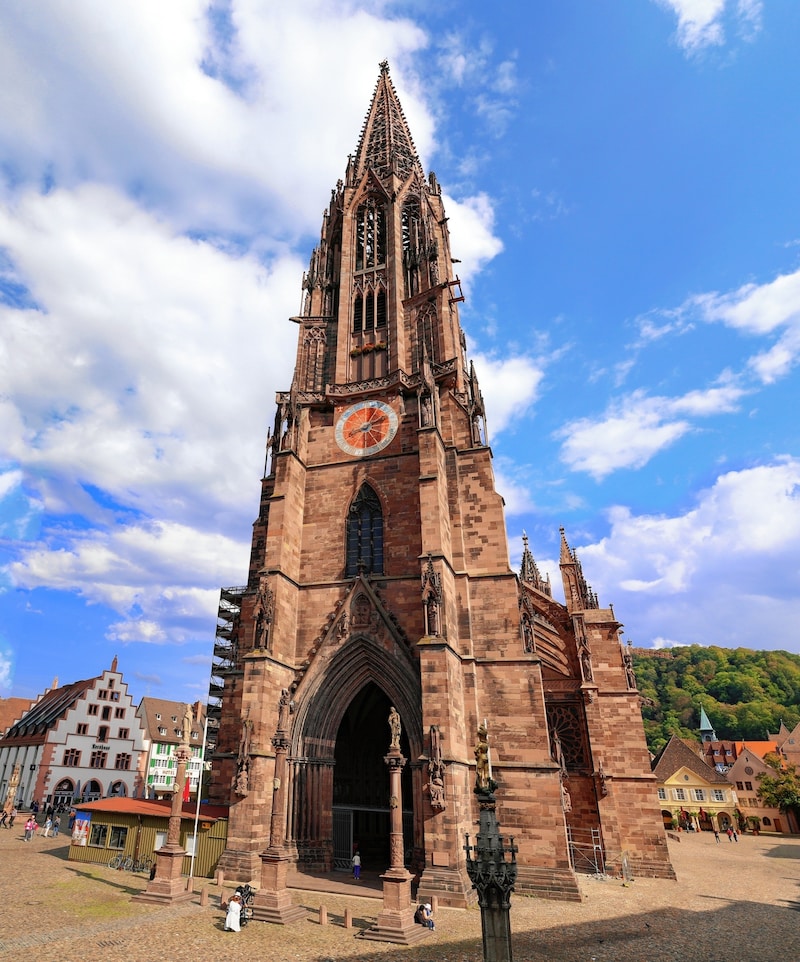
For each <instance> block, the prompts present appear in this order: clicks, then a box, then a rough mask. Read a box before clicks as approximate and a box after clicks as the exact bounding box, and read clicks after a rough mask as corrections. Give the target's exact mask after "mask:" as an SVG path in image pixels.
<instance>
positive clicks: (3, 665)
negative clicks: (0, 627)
mask: <svg viewBox="0 0 800 962" xmlns="http://www.w3.org/2000/svg"><path fill="white" fill-rule="evenodd" d="M13 667H14V663H13V661H12V659H11V655H10V654H9V653H8V652H7V651H3V650H2V649H0V689H8V688H10V687H11V677H12V670H13Z"/></svg>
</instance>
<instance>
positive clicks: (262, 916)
mask: <svg viewBox="0 0 800 962" xmlns="http://www.w3.org/2000/svg"><path fill="white" fill-rule="evenodd" d="M288 871H289V856H288V855H285V854H283V853H279V852H270V851H266V852H264V853H263V854H262V855H261V888H260V889H259V891H258V892H257V894H256V896H255V897H254V899H253V918H254V919H257V920H258V921H259V922H273V923H275V924H276V925H290V924H291V923H292V922H302V921H303V920H304V919H305V918H306V916H307V914H308V913H307V912H306V910H305V909H304V908H302V906H300V905H294V904H293V903H292V898H291V895H290V894H289V889H288V888H287V887H286V876H287V874H288Z"/></svg>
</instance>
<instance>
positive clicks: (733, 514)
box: [579, 457, 800, 648]
mask: <svg viewBox="0 0 800 962" xmlns="http://www.w3.org/2000/svg"><path fill="white" fill-rule="evenodd" d="M610 523H611V529H610V532H609V534H608V536H607V537H605V538H603V539H602V540H601V541H600V542H599V543H597V544H589V545H586V546H583V547H581V548H580V549H579V554H580V557H581V560H582V563H583V568H584V574H585V576H586V578H587V580H589V581H590V582H591V583H592V584H593V585H594V587H595V588H597V589H598V590H599V593H600V595H601V598H600V602H601V604H608V603H609V602H611V603H614V605H615V610H616V611H617V614H618V616H619V617H620V619H621V620H622V621H624V622H626V624H627V625H628V634H629V635H630V636H631V637H632V638H634V639H635V641H636V643H639V644H642V643H648V644H649V643H651V642H654V641H656V640H659V639H660V643H661V644H662V645H663V644H666V642H665V641H664V639H665V638H668V639H672V643H673V644H720V645H723V646H726V647H736V646H738V645H743V646H750V647H757V648H762V647H763V648H769V647H771V645H770V634H769V633H770V632H774V634H775V636H776V637H783V636H784V635H785V619H786V618H790V619H794V618H795V617H797V616H798V615H800V600H798V594H797V560H796V550H797V544H798V540H800V459H797V458H790V457H784V458H781V459H779V460H776V461H774V462H772V463H770V464H765V465H761V466H758V467H753V468H748V469H745V470H741V471H731V472H729V473H727V474H724V475H721V476H720V477H719V478H718V479H717V481H716V483H715V484H714V486H713V487H711V488H709V489H707V490H705V491H703V492H701V494H700V495H699V496H698V499H697V503H696V505H695V506H694V507H693V508H692V509H691V510H690V511H688V512H686V513H685V514H683V515H676V516H667V515H638V516H637V515H634V514H633V513H632V512H631V511H630V510H629V509H628V508H625V507H617V508H615V509H612V511H611V512H610Z"/></svg>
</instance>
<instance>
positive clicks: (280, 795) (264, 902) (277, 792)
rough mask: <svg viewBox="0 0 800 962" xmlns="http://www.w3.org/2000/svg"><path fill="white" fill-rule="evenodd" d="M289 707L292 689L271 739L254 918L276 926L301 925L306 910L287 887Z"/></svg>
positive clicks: (282, 702) (283, 698)
mask: <svg viewBox="0 0 800 962" xmlns="http://www.w3.org/2000/svg"><path fill="white" fill-rule="evenodd" d="M290 705H291V702H290V701H289V690H288V689H287V688H284V689H283V691H282V692H281V700H280V703H279V706H278V728H277V730H276V732H275V737H274V738H273V739H272V747H273V748H274V749H275V776H274V778H273V779H272V818H271V820H270V826H269V846H268V847H267V850H266V851H265V852H262V854H261V856H260V857H261V887H260V888H259V890H258V892H257V893H256V896H255V898H254V899H253V918H254V919H258V921H260V922H273V923H275V924H276V925H288V924H289V923H291V922H301V921H303V920H304V919H305V918H306V910H305V909H303V908H301V907H300V906H299V905H294V904H292V899H291V896H290V895H289V889H288V887H287V885H286V877H287V875H288V872H289V853H288V852H287V851H286V771H287V764H286V756H287V754H288V752H289V739H288V738H287V737H286V731H285V729H286V724H287V716H288V714H289V710H290Z"/></svg>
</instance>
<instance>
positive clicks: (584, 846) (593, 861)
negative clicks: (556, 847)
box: [567, 825, 606, 878]
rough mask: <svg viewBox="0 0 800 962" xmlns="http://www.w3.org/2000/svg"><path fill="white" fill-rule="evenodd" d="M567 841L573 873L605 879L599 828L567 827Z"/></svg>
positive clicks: (604, 860)
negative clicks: (583, 873)
mask: <svg viewBox="0 0 800 962" xmlns="http://www.w3.org/2000/svg"><path fill="white" fill-rule="evenodd" d="M567 841H568V843H569V861H570V865H571V866H572V870H573V871H574V872H585V873H586V874H588V875H595V876H597V877H599V878H604V877H605V874H606V859H605V850H604V848H603V839H602V836H601V834H600V829H599V828H574V827H573V826H572V825H568V826H567Z"/></svg>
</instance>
